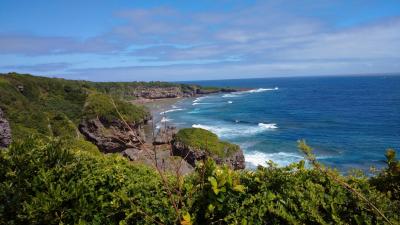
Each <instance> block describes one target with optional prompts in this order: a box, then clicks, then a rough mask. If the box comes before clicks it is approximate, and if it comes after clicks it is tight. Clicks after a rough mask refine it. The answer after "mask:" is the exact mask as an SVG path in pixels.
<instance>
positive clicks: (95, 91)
mask: <svg viewBox="0 0 400 225" xmlns="http://www.w3.org/2000/svg"><path fill="white" fill-rule="evenodd" d="M219 91H234V89H221V88H201V87H199V86H196V85H185V84H174V83H166V82H115V83H113V82H105V83H96V82H88V81H73V80H65V79H57V78H46V77H37V76H31V75H27V74H16V73H9V74H0V96H1V98H0V108H1V109H3V111H4V113H5V114H6V115H7V118H8V119H9V121H10V124H11V128H12V131H13V137H14V138H16V139H19V138H23V137H26V136H28V135H31V134H40V135H44V136H49V135H50V136H66V135H67V136H79V132H78V129H77V126H78V125H79V123H80V122H81V120H82V118H87V117H88V116H92V117H93V116H95V114H96V115H97V114H98V113H100V114H103V116H105V117H107V116H111V117H113V116H114V117H115V116H116V115H115V111H114V110H113V106H112V105H110V101H108V99H109V98H110V96H112V98H113V99H115V101H116V103H117V105H118V106H119V107H120V109H121V110H122V111H125V113H126V114H129V116H128V117H127V118H128V119H129V120H135V121H139V120H142V119H143V118H144V117H149V115H148V113H147V112H146V109H144V108H143V107H141V106H133V105H132V104H127V103H126V102H125V101H124V100H131V99H135V98H175V97H190V96H195V95H196V94H199V93H212V92H219ZM89 103H90V105H89V106H87V104H89ZM128 111H130V112H129V113H128ZM104 114H107V115H104ZM132 116H136V118H129V117H132Z"/></svg>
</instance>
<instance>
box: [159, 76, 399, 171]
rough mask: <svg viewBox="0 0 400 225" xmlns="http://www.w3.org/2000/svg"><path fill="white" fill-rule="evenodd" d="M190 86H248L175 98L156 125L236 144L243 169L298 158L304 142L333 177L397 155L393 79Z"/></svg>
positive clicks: (396, 104) (312, 79)
mask: <svg viewBox="0 0 400 225" xmlns="http://www.w3.org/2000/svg"><path fill="white" fill-rule="evenodd" d="M190 83H196V84H200V85H204V86H231V87H246V88H251V90H250V91H246V92H240V93H230V94H216V95H208V96H204V97H200V98H196V99H185V100H181V101H179V102H178V103H176V104H174V105H173V106H171V108H170V109H168V111H167V112H166V113H165V114H164V116H165V118H164V119H163V121H164V122H167V123H173V124H174V125H175V126H178V127H201V128H204V129H208V130H210V131H213V132H214V133H216V134H217V135H218V136H219V137H220V138H222V139H224V140H228V141H231V142H233V143H236V144H239V145H240V146H241V147H242V148H243V150H244V152H245V158H246V162H247V166H248V167H255V166H256V165H258V164H261V165H263V164H265V161H267V160H273V161H274V162H276V163H278V164H279V165H282V166H283V165H287V164H289V163H291V162H295V161H298V160H301V159H302V154H301V153H300V152H299V151H298V149H297V147H296V145H297V140H299V139H306V141H307V143H308V144H309V145H311V146H312V147H313V148H314V149H315V154H316V155H317V158H318V159H319V160H320V161H321V162H323V163H324V164H326V165H329V166H331V167H336V168H338V169H340V170H341V171H347V170H348V169H350V168H359V169H363V170H368V168H369V167H370V166H376V167H381V166H382V165H383V160H384V153H385V150H386V149H387V148H394V149H397V150H400V76H386V77H383V76H380V77H378V76H376V77H307V78H276V79H243V80H220V81H198V82H190Z"/></svg>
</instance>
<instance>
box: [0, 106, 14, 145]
mask: <svg viewBox="0 0 400 225" xmlns="http://www.w3.org/2000/svg"><path fill="white" fill-rule="evenodd" d="M10 144H11V128H10V124H9V122H8V120H7V119H6V118H5V116H4V113H3V111H2V110H1V109H0V148H7V147H8V146H9V145H10Z"/></svg>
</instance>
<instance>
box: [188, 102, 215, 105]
mask: <svg viewBox="0 0 400 225" xmlns="http://www.w3.org/2000/svg"><path fill="white" fill-rule="evenodd" d="M211 104H213V103H209V102H195V103H192V105H211Z"/></svg>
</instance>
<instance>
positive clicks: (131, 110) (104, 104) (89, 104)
mask: <svg viewBox="0 0 400 225" xmlns="http://www.w3.org/2000/svg"><path fill="white" fill-rule="evenodd" d="M114 104H115V106H114ZM115 108H117V110H118V111H117V110H115ZM83 114H84V116H85V117H87V118H95V117H102V118H104V119H107V120H108V121H112V120H115V119H120V116H122V117H123V118H124V120H126V121H128V122H135V123H140V122H143V119H145V118H146V117H148V116H149V112H148V111H147V109H145V108H144V107H143V106H138V105H133V104H130V103H127V102H125V101H122V100H118V99H112V98H111V97H110V96H108V95H105V94H103V93H98V92H95V93H91V94H89V95H88V98H87V101H86V105H85V108H84V110H83Z"/></svg>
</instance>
